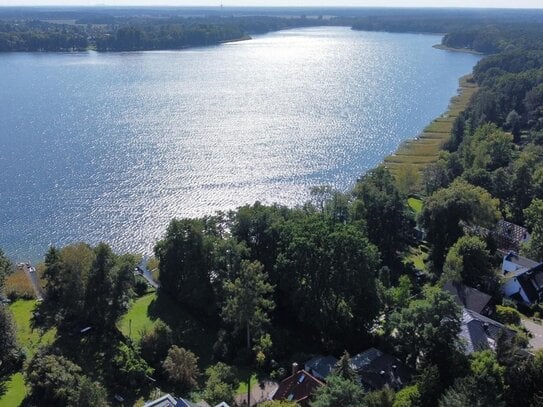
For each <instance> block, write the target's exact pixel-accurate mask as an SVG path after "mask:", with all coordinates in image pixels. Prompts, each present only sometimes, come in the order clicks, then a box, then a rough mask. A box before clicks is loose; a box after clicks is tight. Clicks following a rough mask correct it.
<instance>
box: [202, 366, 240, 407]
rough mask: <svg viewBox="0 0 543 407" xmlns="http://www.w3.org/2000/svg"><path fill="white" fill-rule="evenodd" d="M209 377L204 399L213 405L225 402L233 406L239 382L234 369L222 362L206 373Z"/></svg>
mask: <svg viewBox="0 0 543 407" xmlns="http://www.w3.org/2000/svg"><path fill="white" fill-rule="evenodd" d="M205 375H206V377H207V379H206V383H205V387H204V392H203V398H204V400H206V401H207V402H208V403H211V404H213V405H215V404H219V403H220V402H222V401H224V402H226V403H228V404H232V403H233V400H234V395H235V393H236V389H237V387H238V384H239V382H238V380H237V377H236V375H235V372H234V369H233V368H232V367H231V366H228V365H226V364H224V363H222V362H219V363H217V364H215V365H212V366H210V367H208V368H207V369H206V371H205Z"/></svg>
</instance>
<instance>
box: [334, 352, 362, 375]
mask: <svg viewBox="0 0 543 407" xmlns="http://www.w3.org/2000/svg"><path fill="white" fill-rule="evenodd" d="M333 373H334V374H336V375H338V376H340V377H342V378H344V379H347V380H351V381H353V382H354V381H356V379H357V377H358V375H357V374H356V372H355V371H354V369H353V367H352V363H351V355H349V352H347V351H344V352H343V355H341V358H339V360H338V361H337V363H336V366H335V367H334V370H333Z"/></svg>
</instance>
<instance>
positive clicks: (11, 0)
mask: <svg viewBox="0 0 543 407" xmlns="http://www.w3.org/2000/svg"><path fill="white" fill-rule="evenodd" d="M222 3H223V4H224V5H225V6H335V7H339V6H358V7H365V6H366V7H376V6H377V7H378V6H381V7H382V6H388V7H495V8H543V0H222ZM51 4H54V5H65V6H70V5H85V6H92V5H96V4H106V5H150V6H157V5H176V6H218V5H219V4H221V0H0V6H18V5H51Z"/></svg>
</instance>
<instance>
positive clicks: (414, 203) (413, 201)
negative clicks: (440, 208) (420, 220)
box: [407, 197, 423, 215]
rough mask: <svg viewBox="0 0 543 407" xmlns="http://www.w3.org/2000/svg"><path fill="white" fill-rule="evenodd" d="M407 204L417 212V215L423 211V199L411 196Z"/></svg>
mask: <svg viewBox="0 0 543 407" xmlns="http://www.w3.org/2000/svg"><path fill="white" fill-rule="evenodd" d="M407 205H409V207H410V208H411V209H412V210H413V212H415V215H418V214H419V213H421V211H422V205H423V202H422V199H419V198H414V197H411V198H409V199H408V200H407Z"/></svg>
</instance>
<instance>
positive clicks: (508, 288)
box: [502, 252, 543, 304]
mask: <svg viewBox="0 0 543 407" xmlns="http://www.w3.org/2000/svg"><path fill="white" fill-rule="evenodd" d="M502 271H503V278H504V283H503V291H504V294H505V295H506V296H507V297H510V298H512V299H515V300H517V301H521V302H524V303H527V304H532V303H534V302H536V301H539V300H540V299H541V298H542V297H543V263H537V262H535V261H533V260H530V259H527V258H525V257H521V256H519V255H517V254H516V253H513V252H510V253H509V254H507V255H506V256H504V258H503V263H502Z"/></svg>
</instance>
